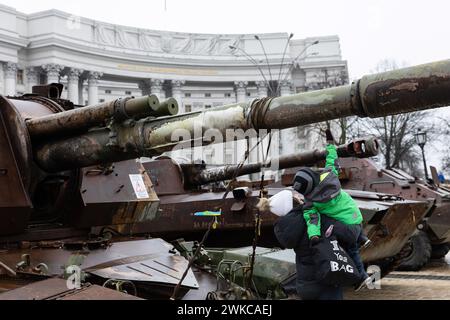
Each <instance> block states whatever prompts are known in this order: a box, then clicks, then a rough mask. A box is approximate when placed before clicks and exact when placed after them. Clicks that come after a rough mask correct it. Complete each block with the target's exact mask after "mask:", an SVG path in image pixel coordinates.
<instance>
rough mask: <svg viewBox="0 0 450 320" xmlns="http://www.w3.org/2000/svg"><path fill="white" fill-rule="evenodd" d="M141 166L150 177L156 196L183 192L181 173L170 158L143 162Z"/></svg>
mask: <svg viewBox="0 0 450 320" xmlns="http://www.w3.org/2000/svg"><path fill="white" fill-rule="evenodd" d="M142 165H143V166H144V168H145V170H146V172H147V174H148V175H149V176H150V179H151V180H152V182H153V186H154V188H155V191H156V194H157V195H158V196H165V195H171V194H181V193H184V192H185V189H184V176H183V172H182V170H181V168H180V166H179V165H178V164H177V163H176V162H175V160H173V159H171V158H166V159H158V160H156V161H148V162H143V163H142Z"/></svg>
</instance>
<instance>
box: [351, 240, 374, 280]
mask: <svg viewBox="0 0 450 320" xmlns="http://www.w3.org/2000/svg"><path fill="white" fill-rule="evenodd" d="M347 253H348V255H349V256H350V258H351V259H352V260H353V262H354V263H355V266H356V269H358V272H359V274H360V275H361V279H362V280H364V279H366V278H367V277H369V275H368V274H367V272H366V270H365V269H364V264H363V262H362V260H361V256H360V255H359V248H358V245H357V244H355V245H353V246H351V247H348V248H347Z"/></svg>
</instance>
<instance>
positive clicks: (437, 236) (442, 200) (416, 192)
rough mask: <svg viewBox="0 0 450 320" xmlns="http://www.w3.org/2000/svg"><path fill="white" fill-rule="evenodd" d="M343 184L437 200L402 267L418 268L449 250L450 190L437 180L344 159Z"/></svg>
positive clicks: (371, 163) (360, 188)
mask: <svg viewBox="0 0 450 320" xmlns="http://www.w3.org/2000/svg"><path fill="white" fill-rule="evenodd" d="M341 167H342V174H341V177H340V178H341V183H342V185H343V186H344V187H345V188H349V189H354V190H364V191H374V192H383V193H389V194H393V195H397V196H400V197H402V198H404V199H411V200H420V201H423V200H427V199H430V200H431V201H433V202H434V205H433V207H432V210H430V212H429V213H428V214H427V215H426V217H425V218H424V219H423V220H422V221H420V223H419V224H418V230H416V232H415V234H414V235H413V237H412V238H411V239H410V241H409V242H408V244H407V246H405V248H404V251H405V258H404V259H403V261H402V263H401V264H400V265H399V268H400V269H403V270H419V269H420V268H421V267H423V266H424V265H425V264H426V263H427V262H428V261H429V259H430V258H434V259H439V258H442V257H444V256H445V255H446V254H447V253H448V252H449V250H450V189H448V188H446V187H445V186H440V185H439V182H438V181H435V182H434V183H427V182H425V181H422V180H420V179H417V178H415V177H412V176H411V175H409V174H407V173H406V172H404V171H403V170H400V169H396V168H393V169H384V168H381V167H380V166H379V165H377V164H376V163H375V162H374V161H373V160H371V159H342V161H341Z"/></svg>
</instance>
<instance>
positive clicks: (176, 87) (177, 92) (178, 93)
mask: <svg viewBox="0 0 450 320" xmlns="http://www.w3.org/2000/svg"><path fill="white" fill-rule="evenodd" d="M185 83H186V81H184V80H172V96H173V98H175V100H177V102H178V107H179V109H180V112H179V113H185V112H186V110H185V109H184V105H183V86H184V84H185Z"/></svg>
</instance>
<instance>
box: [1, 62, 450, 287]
mask: <svg viewBox="0 0 450 320" xmlns="http://www.w3.org/2000/svg"><path fill="white" fill-rule="evenodd" d="M449 87H450V61H448V60H447V61H441V62H436V63H431V64H426V65H422V66H416V67H410V68H405V69H400V70H395V71H391V72H386V73H381V74H377V75H371V76H365V77H363V78H361V79H360V80H357V81H355V82H354V83H352V84H351V85H347V86H342V87H336V88H328V89H324V90H319V91H313V92H306V93H300V94H295V95H291V96H285V97H276V98H264V99H256V100H254V101H252V102H250V103H237V104H232V105H227V106H223V107H217V108H213V109H208V110H206V111H203V112H192V113H188V114H182V115H173V113H174V111H176V107H174V101H173V100H172V102H170V101H169V102H167V103H157V102H156V100H154V97H152V96H149V97H141V98H126V99H119V100H116V101H113V102H109V103H102V104H99V105H95V106H88V107H83V108H74V106H73V104H72V103H71V102H70V101H67V100H63V99H61V98H60V95H61V92H62V86H61V85H58V84H56V85H48V86H41V87H36V88H35V89H34V92H33V93H32V94H26V95H23V96H18V97H4V96H0V115H1V119H0V120H1V121H0V130H1V133H0V139H1V140H0V149H1V157H0V210H1V212H2V223H1V224H0V242H1V243H3V244H4V247H5V249H6V251H2V253H1V254H0V260H1V261H2V267H1V268H2V271H3V272H5V273H7V274H8V275H9V276H10V277H12V278H13V279H15V278H14V277H17V275H18V274H26V275H27V276H31V275H34V276H35V275H40V276H42V275H45V276H55V275H58V276H60V275H62V274H63V271H62V270H65V269H64V268H61V267H64V265H66V264H70V263H75V262H76V261H78V265H79V266H80V268H81V269H82V270H83V272H87V273H88V274H90V275H91V276H96V277H98V278H101V279H103V280H106V281H108V280H110V279H112V278H115V277H117V275H118V274H120V275H122V276H123V277H125V280H127V281H129V282H131V283H143V282H146V281H149V278H151V276H149V275H146V273H147V272H150V271H149V270H150V269H151V270H153V269H157V270H159V271H161V272H160V273H161V274H162V275H163V276H162V278H159V280H157V281H156V283H155V282H154V283H153V284H156V285H157V286H159V287H158V288H159V289H161V288H166V289H167V284H169V285H170V284H173V283H174V282H176V281H177V280H176V279H177V277H179V274H180V272H181V273H182V272H183V271H184V270H182V271H180V272H178V271H177V272H175V274H172V271H173V270H172V269H170V270H169V269H167V268H166V269H164V267H163V266H164V265H165V266H167V265H168V264H169V265H173V264H175V265H176V264H177V263H178V265H179V266H180V270H181V269H183V265H185V264H183V262H182V260H180V259H181V257H180V256H179V255H177V254H175V253H174V254H171V255H168V254H167V252H168V251H169V250H167V246H168V244H167V243H165V242H164V241H162V240H161V241H159V239H150V240H145V241H151V242H152V244H149V243H148V244H146V245H143V244H142V242H141V241H134V243H133V242H129V241H128V242H114V243H113V244H112V245H111V247H109V248H110V249H111V248H114V249H113V250H108V251H107V252H115V253H114V254H113V255H112V256H114V257H115V260H114V259H113V258H112V256H110V255H108V254H105V253H104V252H103V253H95V252H98V251H96V249H95V248H97V247H101V246H102V245H105V243H104V239H103V238H100V239H98V238H96V237H97V236H99V235H102V234H103V232H100V233H98V234H92V228H93V227H105V226H111V225H112V226H114V225H123V224H125V225H127V224H128V225H133V224H135V223H137V222H140V221H146V220H149V219H152V218H153V217H155V216H157V215H158V213H159V212H158V207H159V199H158V195H157V194H156V192H155V190H154V184H158V181H152V180H151V178H150V176H151V172H150V173H149V172H146V170H145V169H144V168H143V166H142V165H141V163H140V162H138V161H136V159H137V158H140V157H143V156H146V157H154V156H159V155H161V154H162V153H163V152H165V151H170V150H172V149H173V147H174V146H176V145H178V143H179V141H172V136H173V132H174V130H177V129H184V130H185V132H187V133H189V134H190V135H191V137H194V138H192V139H187V140H186V141H184V143H185V144H186V145H187V146H192V145H194V143H195V142H196V138H195V137H196V133H197V132H200V136H202V135H203V134H204V133H205V132H206V131H207V130H208V129H214V130H216V131H218V132H221V133H222V134H224V136H225V133H226V130H228V129H243V130H247V129H256V130H259V129H268V130H271V129H285V128H290V127H296V126H299V125H306V124H311V123H316V122H320V121H326V120H332V119H336V118H341V117H346V116H351V115H356V116H359V117H380V116H386V115H391V114H397V113H405V112H412V111H418V110H425V109H429V108H437V107H443V106H446V105H448V104H449V103H450V90H448V88H449ZM73 108H74V109H73ZM201 142H202V143H205V144H206V143H210V142H211V141H205V140H204V139H202V141H201ZM102 229H103V230H101V231H105V229H104V228H102ZM111 233H113V234H114V232H113V231H111V232H110V233H108V234H111ZM119 236H120V235H119ZM75 238H76V239H77V240H73V241H72V240H71V239H75ZM13 245H16V247H15V248H14V249H11V247H12V246H13ZM130 246H131V247H130ZM61 247H63V249H64V250H66V251H58V252H63V253H61V256H60V258H59V259H55V258H54V253H50V252H53V251H52V250H61V249H60V248H61ZM79 247H82V248H84V249H83V250H86V251H83V252H89V254H86V256H84V255H82V256H84V257H80V256H78V255H75V253H74V251H70V249H71V248H72V249H74V248H79ZM35 248H45V250H35ZM55 248H56V249H55ZM89 248H90V249H89ZM152 248H154V250H155V251H156V252H157V253H158V254H161V255H162V256H161V259H162V260H164V261H165V262H164V261H163V262H162V260H158V261H154V259H152V258H150V256H152V257H153V256H154V254H155V252H151V250H152ZM91 249H92V252H91ZM115 250H118V251H115ZM78 251H79V249H78ZM163 252H164V254H165V255H163ZM44 253H46V254H44ZM27 255H29V256H27ZM74 255H75V256H74ZM35 256H36V259H35V258H34V257H35ZM137 257H139V259H144V260H146V261H147V260H149V261H148V263H143V262H142V261H139V259H138V258H137ZM183 259H184V258H183ZM63 260H64V261H65V262H66V263H62V261H63ZM80 260H81V262H80ZM111 260H114V263H112V262H111ZM184 261H185V260H184ZM131 264H133V265H131ZM144 265H147V266H144ZM157 265H158V266H157ZM149 266H150V267H149ZM152 268H153V269H152ZM171 270H172V271H171ZM192 278H193V279H192ZM192 278H191V279H190V280H189V279H187V280H186V281H187V282H186V288H194V287H195V286H196V285H197V284H196V282H195V277H193V275H192ZM189 281H190V282H189ZM188 282H189V283H188ZM139 290H140V288H138V291H139Z"/></svg>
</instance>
